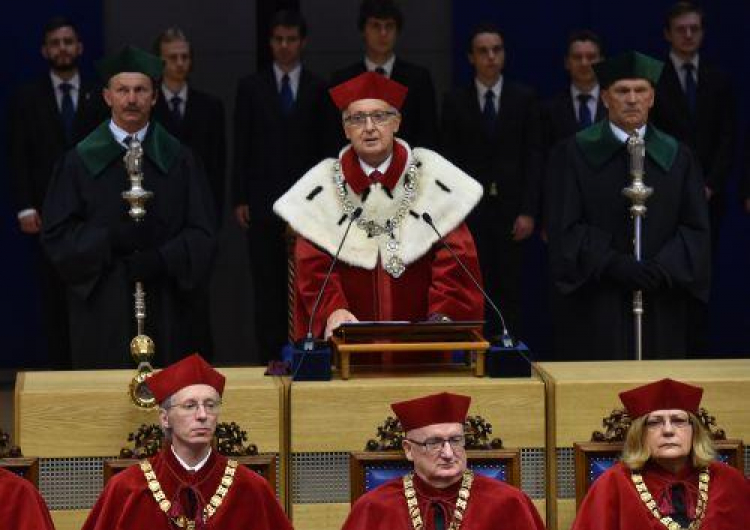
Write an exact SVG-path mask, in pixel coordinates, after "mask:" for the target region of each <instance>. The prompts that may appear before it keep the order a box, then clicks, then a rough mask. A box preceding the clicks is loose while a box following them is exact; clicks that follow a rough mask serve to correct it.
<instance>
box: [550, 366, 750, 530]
mask: <svg viewBox="0 0 750 530" xmlns="http://www.w3.org/2000/svg"><path fill="white" fill-rule="evenodd" d="M537 369H538V370H539V372H540V374H541V376H542V378H543V379H544V381H545V384H546V386H547V449H548V455H550V458H548V462H547V464H548V465H547V477H548V483H547V484H548V490H547V499H548V500H549V503H548V506H547V528H548V529H550V530H554V529H558V530H567V529H568V528H570V525H571V524H572V522H573V519H574V518H575V476H574V473H575V466H574V459H573V458H574V457H573V443H574V442H585V441H589V440H590V439H591V434H592V432H593V431H597V430H603V427H602V419H603V418H605V417H607V416H609V414H610V412H612V410H613V409H616V408H622V404H621V403H620V399H619V398H618V393H619V392H622V391H624V390H629V389H631V388H634V387H636V386H639V385H642V384H646V383H650V382H652V381H656V380H658V379H662V378H664V377H671V378H672V379H678V380H680V381H684V382H686V383H691V384H695V385H698V386H702V387H703V388H704V393H703V401H702V402H701V406H702V407H704V408H706V409H707V410H708V411H709V413H710V414H711V415H712V416H715V417H716V422H717V425H718V426H719V427H721V428H723V429H725V430H726V434H727V438H737V439H742V440H744V441H745V442H746V443H747V442H748V441H750V406H748V404H749V403H750V360H745V359H742V360H730V359H727V360H721V359H719V360H705V361H703V360H701V361H697V360H696V361H640V362H638V361H616V362H613V361H608V362H606V361H602V362H567V363H539V364H538V365H537ZM552 455H555V456H556V457H555V458H551V456H552ZM746 460H747V458H746Z"/></svg>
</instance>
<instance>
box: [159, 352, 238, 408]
mask: <svg viewBox="0 0 750 530" xmlns="http://www.w3.org/2000/svg"><path fill="white" fill-rule="evenodd" d="M225 381H226V378H225V377H224V376H223V375H221V374H220V373H219V372H217V371H216V370H214V369H213V368H212V367H211V365H210V364H208V363H207V362H206V361H205V360H204V359H203V357H201V356H200V355H198V354H197V353H194V354H193V355H191V356H189V357H185V358H184V359H182V360H180V361H177V362H176V363H174V364H173V365H171V366H168V367H167V368H165V369H164V370H161V371H160V372H157V373H155V374H154V375H152V376H151V377H149V378H148V379H146V386H148V389H149V390H151V393H152V394H153V395H154V397H155V398H156V402H157V403H161V402H162V401H164V400H165V399H167V398H168V397H169V396H171V395H172V394H174V393H175V392H177V391H179V390H182V389H183V388H185V387H186V386H190V385H208V386H212V387H214V389H216V391H217V392H218V393H219V395H221V394H222V393H223V392H224V383H225Z"/></svg>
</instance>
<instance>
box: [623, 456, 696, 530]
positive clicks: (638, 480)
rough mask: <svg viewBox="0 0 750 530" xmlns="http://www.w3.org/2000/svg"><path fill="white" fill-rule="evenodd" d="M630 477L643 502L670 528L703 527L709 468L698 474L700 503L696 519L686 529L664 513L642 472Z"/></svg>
mask: <svg viewBox="0 0 750 530" xmlns="http://www.w3.org/2000/svg"><path fill="white" fill-rule="evenodd" d="M630 478H631V479H632V481H633V484H635V490H636V491H637V492H638V496H639V497H640V498H641V500H642V501H643V504H645V505H646V508H648V510H649V511H650V512H651V513H652V514H653V515H654V517H656V518H657V519H658V520H659V521H660V522H661V524H663V525H664V526H665V527H666V528H668V530H698V529H699V528H700V527H701V523H702V522H703V517H704V516H705V515H706V505H707V504H708V483H709V481H710V479H711V476H710V475H709V473H708V469H704V470H703V471H701V472H700V474H699V475H698V504H697V505H696V507H695V519H693V522H692V523H690V526H688V527H687V528H686V529H685V528H683V527H682V526H680V524H679V523H678V522H677V521H675V520H674V519H672V518H671V517H668V516H666V515H662V513H661V512H660V511H659V507H658V506H657V505H656V501H655V500H654V497H653V496H652V495H651V492H650V491H648V487H647V486H646V483H645V482H644V481H643V476H641V474H640V473H635V472H634V473H631V475H630Z"/></svg>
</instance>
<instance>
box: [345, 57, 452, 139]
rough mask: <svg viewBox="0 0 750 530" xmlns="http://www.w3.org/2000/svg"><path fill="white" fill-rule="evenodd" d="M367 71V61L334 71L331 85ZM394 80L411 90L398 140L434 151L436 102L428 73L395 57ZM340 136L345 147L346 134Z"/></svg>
mask: <svg viewBox="0 0 750 530" xmlns="http://www.w3.org/2000/svg"><path fill="white" fill-rule="evenodd" d="M366 71H367V67H366V66H365V63H364V61H360V62H358V63H354V64H352V65H350V66H348V67H346V68H343V69H342V70H339V71H337V72H334V74H333V75H332V76H331V83H332V85H333V86H335V85H338V84H340V83H343V82H344V81H347V80H348V79H351V78H352V77H356V76H358V75H359V74H361V73H364V72H366ZM391 79H393V80H394V81H397V82H399V83H401V84H402V85H404V86H406V87H407V88H408V89H409V92H408V93H407V95H406V100H405V101H404V105H403V107H401V127H400V128H399V131H398V137H399V138H402V139H403V140H405V141H406V142H407V143H408V144H409V145H411V146H412V147H429V148H435V146H436V145H437V140H438V133H437V103H436V99H435V87H434V85H433V84H432V76H431V75H430V72H429V70H427V69H426V68H423V67H421V66H417V65H416V64H412V63H410V62H407V61H404V60H403V59H400V58H399V57H396V60H395V61H394V62H393V70H392V71H391ZM337 116H338V115H337ZM338 122H339V129H340V122H341V120H340V119H338ZM339 134H340V140H341V141H342V142H341V143H342V145H343V138H344V137H343V134H341V133H339Z"/></svg>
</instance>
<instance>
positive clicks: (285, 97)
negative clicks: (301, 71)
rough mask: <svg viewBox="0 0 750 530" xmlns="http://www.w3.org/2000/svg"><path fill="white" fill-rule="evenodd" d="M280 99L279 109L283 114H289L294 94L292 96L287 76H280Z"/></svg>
mask: <svg viewBox="0 0 750 530" xmlns="http://www.w3.org/2000/svg"><path fill="white" fill-rule="evenodd" d="M279 96H280V97H281V108H282V110H283V111H284V113H286V114H289V113H290V112H291V110H292V105H293V104H294V94H292V85H291V84H290V83H289V74H284V75H283V76H281V90H280V91H279Z"/></svg>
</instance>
